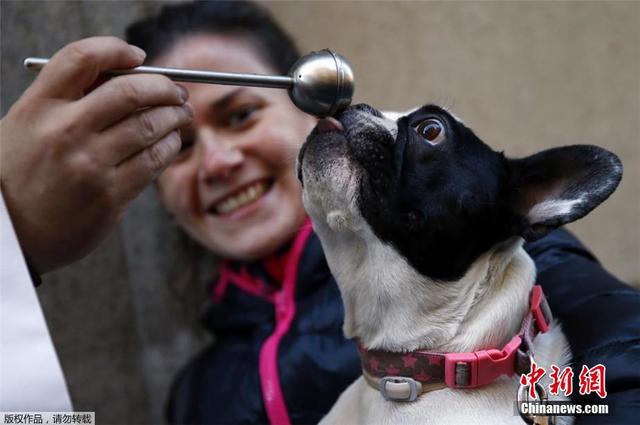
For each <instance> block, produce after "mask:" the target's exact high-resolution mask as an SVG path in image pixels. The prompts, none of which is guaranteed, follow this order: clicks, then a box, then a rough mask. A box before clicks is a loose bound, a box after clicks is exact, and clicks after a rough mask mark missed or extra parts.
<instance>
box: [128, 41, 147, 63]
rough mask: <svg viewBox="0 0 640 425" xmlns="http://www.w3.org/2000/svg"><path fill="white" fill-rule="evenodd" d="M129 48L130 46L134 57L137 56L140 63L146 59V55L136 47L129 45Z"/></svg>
mask: <svg viewBox="0 0 640 425" xmlns="http://www.w3.org/2000/svg"><path fill="white" fill-rule="evenodd" d="M129 46H131V50H133V51H134V52H135V54H136V56H138V57H139V58H140V60H141V61H143V60H144V58H146V57H147V53H146V52H145V51H144V50H142V49H141V48H139V47H138V46H134V45H133V44H129Z"/></svg>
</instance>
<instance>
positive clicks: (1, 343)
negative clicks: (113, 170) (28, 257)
mask: <svg viewBox="0 0 640 425" xmlns="http://www.w3.org/2000/svg"><path fill="white" fill-rule="evenodd" d="M0 204H1V205H0V349H1V351H0V411H5V412H7V411H13V412H34V411H40V412H57V411H71V410H73V409H72V406H71V400H70V398H69V393H68V391H67V385H66V383H65V380H64V376H63V374H62V369H61V368H60V363H59V362H58V357H57V356H56V352H55V350H54V348H53V343H52V342H51V337H50V336H49V332H48V330H47V325H46V323H45V320H44V316H43V314H42V310H41V309H40V304H39V303H38V298H37V296H36V291H35V288H34V287H33V283H32V282H31V277H30V276H29V271H28V269H27V265H26V263H25V260H24V258H23V256H22V252H21V250H20V246H19V245H18V239H17V237H16V234H15V231H14V229H13V226H12V225H11V219H10V217H9V213H8V211H7V207H6V205H5V203H4V199H3V197H2V196H0Z"/></svg>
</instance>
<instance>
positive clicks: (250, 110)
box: [227, 105, 258, 127]
mask: <svg viewBox="0 0 640 425" xmlns="http://www.w3.org/2000/svg"><path fill="white" fill-rule="evenodd" d="M257 110H258V107H257V106H255V105H249V106H244V107H242V108H238V109H237V110H235V111H233V112H231V113H230V114H229V116H228V117H227V125H229V127H240V126H242V125H243V124H245V123H246V122H247V121H248V120H249V118H251V116H252V115H253V114H254V113H255V112H256V111H257Z"/></svg>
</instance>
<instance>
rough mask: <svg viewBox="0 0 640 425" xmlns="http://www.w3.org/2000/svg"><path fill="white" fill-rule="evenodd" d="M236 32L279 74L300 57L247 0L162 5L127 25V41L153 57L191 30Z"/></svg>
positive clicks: (272, 22) (280, 31)
mask: <svg viewBox="0 0 640 425" xmlns="http://www.w3.org/2000/svg"><path fill="white" fill-rule="evenodd" d="M203 33H204V34H218V35H231V36H239V37H242V38H244V39H246V40H248V41H249V42H250V43H251V44H252V47H254V48H255V50H256V53H257V54H259V55H261V57H262V59H263V60H265V61H266V63H267V64H268V65H271V66H273V67H274V69H275V70H276V71H277V72H279V73H280V74H283V75H285V74H287V72H288V71H289V69H290V68H291V66H292V65H293V63H294V62H295V61H296V60H298V58H299V57H300V55H299V53H298V50H297V49H296V46H295V44H294V43H293V41H292V40H291V38H290V37H289V35H287V34H286V33H285V32H284V30H283V29H282V28H281V27H280V26H279V25H278V24H277V23H276V22H275V20H274V19H273V17H272V16H271V15H270V14H269V12H268V11H266V10H265V9H264V8H263V7H261V6H259V5H257V4H255V3H252V2H250V1H215V2H207V1H196V2H189V3H179V4H170V5H166V6H164V7H163V8H162V9H161V10H160V13H159V14H158V15H156V16H152V17H150V18H146V19H143V20H141V21H138V22H134V23H133V24H131V25H129V26H128V27H127V29H126V32H125V34H126V39H127V42H129V43H131V44H133V45H136V46H138V47H140V48H142V49H143V50H145V51H146V52H147V61H152V60H154V59H156V58H157V57H158V56H160V55H161V54H162V53H164V52H166V51H167V50H168V49H170V48H171V46H172V45H173V44H174V43H175V42H177V41H178V40H180V39H181V38H182V37H185V36H188V35H192V34H203Z"/></svg>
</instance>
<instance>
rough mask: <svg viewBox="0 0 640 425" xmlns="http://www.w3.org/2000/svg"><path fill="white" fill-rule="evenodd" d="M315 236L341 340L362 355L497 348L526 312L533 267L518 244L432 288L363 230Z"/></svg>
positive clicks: (512, 242) (506, 244)
mask: <svg viewBox="0 0 640 425" xmlns="http://www.w3.org/2000/svg"><path fill="white" fill-rule="evenodd" d="M365 227H368V226H365ZM319 230H320V229H319ZM320 233H321V240H322V243H323V245H324V248H325V253H326V256H327V260H328V262H329V266H330V268H331V270H332V272H333V274H334V276H335V277H336V280H337V282H338V286H339V287H340V291H341V293H342V299H343V302H344V307H345V323H344V333H345V335H346V336H347V337H350V338H351V337H355V338H358V339H359V340H360V342H361V343H362V345H363V346H364V347H365V348H368V349H382V350H388V351H398V352H408V351H415V350H419V349H420V350H434V351H436V350H437V351H443V352H461V351H465V352H466V351H474V350H478V349H483V348H499V347H501V346H502V345H503V344H505V343H506V342H507V341H508V340H509V339H510V338H512V337H513V336H514V335H515V334H516V333H517V332H518V329H519V328H520V325H521V321H522V319H523V317H524V316H525V314H526V311H527V309H528V302H529V293H530V290H531V287H532V286H533V284H534V279H535V267H534V264H533V261H532V260H531V258H530V257H529V256H528V255H527V254H526V253H525V252H524V250H523V249H522V240H521V239H520V238H517V239H515V238H514V239H512V240H510V241H508V242H504V243H502V244H499V245H497V246H495V247H493V248H492V249H491V250H489V251H488V252H487V253H485V254H484V255H482V256H481V257H479V258H478V259H477V260H476V261H475V262H474V263H473V265H472V266H471V267H470V268H469V270H468V272H467V273H466V274H465V276H464V277H463V278H462V279H460V280H458V281H456V282H436V281H430V280H429V279H427V278H425V277H424V276H422V275H420V274H418V273H417V272H416V271H415V270H414V269H413V268H412V267H411V266H410V265H409V264H408V263H407V262H406V260H405V259H404V258H403V257H402V256H400V255H399V254H398V253H397V251H395V249H394V248H393V247H391V246H390V245H387V244H383V243H381V242H380V241H379V240H378V239H377V238H376V237H375V235H373V232H372V231H371V229H369V228H365V229H364V230H362V229H361V231H360V232H359V233H360V234H359V235H357V236H356V235H354V234H345V233H331V232H329V233H325V232H322V231H321V232H320ZM322 233H325V235H324V236H325V237H323V236H322Z"/></svg>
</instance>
